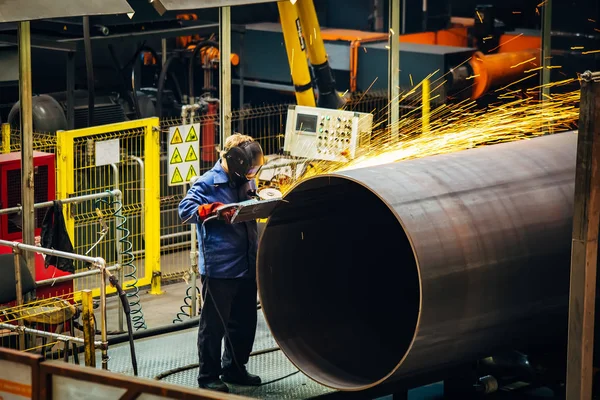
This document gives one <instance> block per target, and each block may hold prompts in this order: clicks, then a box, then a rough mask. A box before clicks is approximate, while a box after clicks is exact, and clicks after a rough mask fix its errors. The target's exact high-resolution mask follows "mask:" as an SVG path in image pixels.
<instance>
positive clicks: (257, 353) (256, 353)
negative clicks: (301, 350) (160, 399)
mask: <svg viewBox="0 0 600 400" xmlns="http://www.w3.org/2000/svg"><path fill="white" fill-rule="evenodd" d="M279 350H281V349H280V348H279V347H270V348H268V349H263V350H257V351H253V352H252V353H250V357H256V356H260V355H261V354H267V353H273V352H276V351H279ZM199 366H200V365H199V364H198V363H194V364H188V365H184V366H183V367H177V368H173V369H170V370H168V371H165V372H162V373H160V374H158V375H156V376H155V377H154V379H155V380H157V381H160V380H161V379H164V378H166V377H167V376H171V375H174V374H177V373H179V372H183V371H187V370H189V369H193V368H198V367H199ZM297 372H298V371H296V372H294V373H292V374H290V375H286V376H285V377H283V378H278V379H276V380H275V381H277V380H280V379H284V378H287V377H289V376H291V375H294V374H295V373H297ZM275 381H269V382H265V383H262V384H261V385H268V384H269V383H273V382H275Z"/></svg>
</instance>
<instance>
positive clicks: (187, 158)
mask: <svg viewBox="0 0 600 400" xmlns="http://www.w3.org/2000/svg"><path fill="white" fill-rule="evenodd" d="M190 161H198V156H197V155H196V152H195V151H194V147H193V146H190V148H189V149H188V152H187V155H186V156H185V162H190Z"/></svg>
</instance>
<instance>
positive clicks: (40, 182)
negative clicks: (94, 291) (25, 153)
mask: <svg viewBox="0 0 600 400" xmlns="http://www.w3.org/2000/svg"><path fill="white" fill-rule="evenodd" d="M33 164H34V167H35V173H34V197H35V203H42V202H45V201H52V200H55V199H56V197H55V193H56V183H55V180H56V178H55V164H54V154H51V153H42V152H38V151H35V152H34V153H33ZM19 204H21V153H20V152H14V153H8V154H0V205H1V206H0V208H10V207H16V206H18V205H19ZM46 211H47V209H46V208H38V209H37V210H36V211H35V235H36V239H38V240H39V236H40V235H41V231H42V229H41V227H42V222H43V221H44V215H45V214H46ZM21 225H22V223H21V214H16V213H15V214H5V215H0V239H2V240H9V241H15V242H20V241H21V240H22V229H21V228H22V227H21ZM10 252H12V250H11V249H10V248H9V247H6V246H0V254H2V253H10ZM65 275H68V273H67V272H63V271H61V270H59V269H58V268H56V267H54V266H53V265H50V266H48V268H46V267H45V265H44V257H43V256H42V255H41V254H37V253H36V255H35V280H36V281H41V280H44V279H51V278H57V277H59V276H65ZM0 279H1V278H0ZM72 291H73V282H72V281H67V282H63V283H57V284H55V285H53V286H43V287H40V288H38V289H37V290H36V295H37V297H38V298H48V297H51V296H59V295H62V294H66V293H71V292H72Z"/></svg>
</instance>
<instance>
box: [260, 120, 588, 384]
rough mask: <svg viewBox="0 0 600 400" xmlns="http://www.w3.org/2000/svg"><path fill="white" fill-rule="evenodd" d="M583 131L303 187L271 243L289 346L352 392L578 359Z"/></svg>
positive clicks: (273, 280)
mask: <svg viewBox="0 0 600 400" xmlns="http://www.w3.org/2000/svg"><path fill="white" fill-rule="evenodd" d="M576 147H577V135H576V133H575V132H567V133H562V134H556V135H550V136H544V137H539V138H534V139H531V140H524V141H518V142H511V143H505V144H498V145H493V146H486V147H481V148H477V149H472V150H466V151H461V152H456V153H451V154H445V155H438V156H432V157H426V158H422V159H415V160H408V161H402V162H397V163H393V164H387V165H380V166H375V167H369V168H363V169H355V170H346V171H340V172H336V173H333V174H328V175H323V176H317V177H313V178H310V179H307V180H305V181H303V182H300V183H299V184H297V185H296V186H295V187H293V188H292V189H291V190H290V191H289V192H288V193H287V194H286V196H285V200H287V202H286V203H284V204H282V205H281V206H279V208H277V209H276V210H275V211H274V213H273V214H272V215H271V217H270V218H269V220H268V222H267V224H266V227H265V228H264V232H263V234H262V236H261V241H260V244H259V252H258V267H257V277H258V284H259V294H260V301H261V304H262V307H263V312H264V315H265V318H266V321H267V323H268V325H269V327H270V330H271V332H272V334H273V336H274V338H275V340H276V341H277V343H278V345H279V347H280V348H281V349H282V350H283V352H284V353H285V354H286V356H287V357H288V358H289V359H290V360H291V361H292V362H293V363H294V365H295V366H296V367H298V368H299V369H300V370H301V371H302V372H303V373H304V374H306V375H307V376H308V377H310V378H312V379H313V380H315V381H317V382H319V383H321V384H323V385H325V386H328V387H331V388H335V389H338V390H346V391H356V390H363V389H367V388H370V387H372V386H375V385H377V384H380V383H382V382H384V381H388V380H397V379H401V378H408V377H412V376H415V375H422V374H427V373H432V372H439V370H445V369H448V368H452V367H454V366H455V365H462V364H463V363H465V362H472V361H476V360H478V359H481V358H483V357H487V356H489V355H491V354H493V352H495V351H501V350H502V349H509V348H510V349H521V350H527V351H530V350H532V349H533V348H534V347H535V346H540V347H544V346H546V345H549V344H552V345H556V344H563V345H566V327H567V305H568V292H569V283H568V282H569V259H570V249H571V225H572V217H573V196H574V195H573V193H574V181H575V159H576Z"/></svg>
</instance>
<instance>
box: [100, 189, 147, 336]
mask: <svg viewBox="0 0 600 400" xmlns="http://www.w3.org/2000/svg"><path fill="white" fill-rule="evenodd" d="M98 203H104V204H106V205H107V206H109V207H111V209H112V210H113V216H114V217H116V218H118V219H119V220H120V222H119V223H117V227H116V229H117V230H119V231H121V232H122V234H121V237H120V239H119V243H120V244H121V256H123V260H122V265H121V268H123V271H125V274H124V278H129V281H130V282H131V283H127V284H126V287H125V289H126V290H127V292H126V296H127V299H128V306H129V308H131V319H132V321H133V326H134V328H135V330H136V331H137V330H140V329H147V328H148V327H147V326H146V321H145V320H144V313H143V311H142V304H141V302H140V295H139V292H140V289H139V287H138V285H137V283H138V279H137V267H136V266H135V265H134V264H133V261H134V260H135V256H134V255H133V251H132V250H133V244H132V243H131V241H130V240H129V236H130V233H131V232H130V231H129V229H127V228H126V227H125V225H126V224H127V217H125V216H123V214H122V213H121V210H122V209H123V203H121V202H120V201H118V200H112V201H109V200H106V199H100V200H98Z"/></svg>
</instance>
